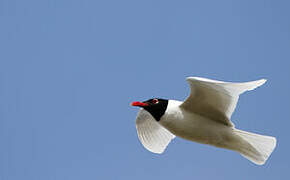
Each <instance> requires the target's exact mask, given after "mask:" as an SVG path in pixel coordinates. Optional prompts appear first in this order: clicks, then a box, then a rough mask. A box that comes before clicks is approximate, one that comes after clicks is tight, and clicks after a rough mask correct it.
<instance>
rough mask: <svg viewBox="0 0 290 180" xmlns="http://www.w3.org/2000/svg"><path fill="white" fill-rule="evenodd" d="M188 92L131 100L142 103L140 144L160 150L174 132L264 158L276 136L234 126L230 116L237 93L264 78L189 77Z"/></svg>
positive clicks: (256, 160)
mask: <svg viewBox="0 0 290 180" xmlns="http://www.w3.org/2000/svg"><path fill="white" fill-rule="evenodd" d="M187 82H188V83H189V85H190V89H191V92H190V95H189V97H188V98H187V99H186V100H185V101H184V102H182V101H177V100H167V99H161V98H154V99H149V100H147V101H143V102H139V101H135V102H132V103H131V105H132V106H138V107H141V108H140V110H139V112H138V115H137V119H136V128H137V133H138V138H139V140H140V141H141V143H142V144H143V146H144V147H145V148H146V149H147V150H149V151H151V152H153V153H159V154H161V153H163V152H164V150H165V149H166V147H167V145H168V144H169V143H170V141H171V140H172V139H174V138H175V136H178V137H181V138H183V139H186V140H190V141H194V142H198V143H201V144H208V145H212V146H216V147H219V148H225V149H229V150H233V151H236V152H238V153H240V154H241V155H242V156H244V157H245V158H247V159H248V160H250V161H252V162H253V163H255V164H258V165H262V164H264V163H265V162H266V160H267V159H268V157H269V156H270V154H271V153H272V151H273V150H274V148H275V146H276V138H275V137H271V136H264V135H259V134H255V133H250V132H246V131H242V130H239V129H236V128H235V126H234V124H233V123H232V122H231V120H230V119H231V116H232V114H233V112H234V110H235V107H236V105H237V102H238V99H239V95H240V94H242V93H244V92H245V91H250V90H253V89H255V88H257V87H259V86H261V85H263V84H264V83H265V82H266V80H265V79H261V80H257V81H251V82H243V83H231V82H223V81H217V80H211V79H207V78H201V77H188V78H187Z"/></svg>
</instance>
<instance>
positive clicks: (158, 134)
mask: <svg viewBox="0 0 290 180" xmlns="http://www.w3.org/2000/svg"><path fill="white" fill-rule="evenodd" d="M136 129H137V133H138V138H139V140H140V142H141V143H142V145H143V146H144V147H145V148H146V149H147V150H149V151H151V152H153V153H159V154H161V153H163V152H164V150H165V149H166V147H167V145H168V144H169V143H170V141H171V140H172V139H173V138H175V135H173V134H172V133H171V132H169V131H168V130H167V129H165V128H164V127H163V126H162V125H160V124H159V123H158V122H157V121H156V120H154V118H153V117H152V116H151V114H150V113H149V112H147V111H146V110H144V109H140V111H139V113H138V115H137V119H136Z"/></svg>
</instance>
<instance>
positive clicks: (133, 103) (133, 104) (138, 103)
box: [131, 101, 149, 107]
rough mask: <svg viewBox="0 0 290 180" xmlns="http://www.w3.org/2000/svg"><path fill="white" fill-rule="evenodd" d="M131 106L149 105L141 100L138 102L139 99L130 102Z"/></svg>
mask: <svg viewBox="0 0 290 180" xmlns="http://www.w3.org/2000/svg"><path fill="white" fill-rule="evenodd" d="M131 106H139V107H144V106H149V104H147V103H143V102H139V101H135V102H132V103H131Z"/></svg>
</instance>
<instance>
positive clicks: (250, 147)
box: [235, 129, 276, 165]
mask: <svg viewBox="0 0 290 180" xmlns="http://www.w3.org/2000/svg"><path fill="white" fill-rule="evenodd" d="M235 132H236V134H237V135H239V136H240V137H241V138H242V139H243V140H244V141H243V142H241V144H240V145H241V146H240V149H239V150H238V151H239V152H240V153H241V155H242V156H244V157H245V158H247V159H249V160H250V161H252V162H253V163H255V164H258V165H263V164H264V163H265V162H266V161H267V159H268V158H269V156H270V155H271V153H272V152H273V150H274V149H275V147H276V138H275V137H271V136H263V135H259V134H255V133H250V132H246V131H241V130H237V129H236V130H235Z"/></svg>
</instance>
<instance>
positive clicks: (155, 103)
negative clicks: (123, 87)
mask: <svg viewBox="0 0 290 180" xmlns="http://www.w3.org/2000/svg"><path fill="white" fill-rule="evenodd" d="M131 105H132V106H139V107H142V108H144V109H145V110H146V111H148V112H149V113H150V114H151V115H152V116H153V117H154V118H155V119H156V121H159V120H160V118H161V117H162V116H163V114H164V113H165V111H166V108H167V105H168V100H167V99H159V98H154V99H149V100H147V101H143V102H138V101H136V102H132V104H131Z"/></svg>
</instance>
